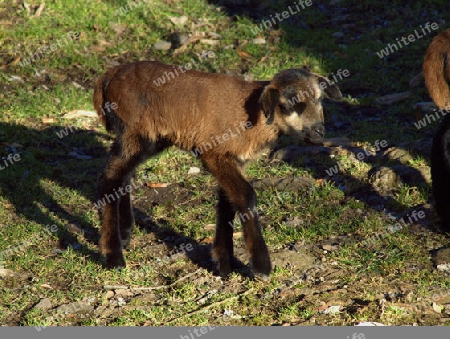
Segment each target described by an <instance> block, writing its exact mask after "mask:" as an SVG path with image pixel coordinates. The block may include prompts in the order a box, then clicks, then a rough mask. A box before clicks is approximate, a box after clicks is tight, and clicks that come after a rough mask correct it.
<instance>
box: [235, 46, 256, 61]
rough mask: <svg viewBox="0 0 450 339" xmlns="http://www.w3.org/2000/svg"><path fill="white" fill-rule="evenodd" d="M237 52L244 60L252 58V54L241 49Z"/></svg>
mask: <svg viewBox="0 0 450 339" xmlns="http://www.w3.org/2000/svg"><path fill="white" fill-rule="evenodd" d="M236 52H237V54H238V55H239V56H240V57H241V58H242V59H251V57H252V56H251V55H250V54H248V53H247V52H244V51H242V50H240V49H239V48H237V49H236Z"/></svg>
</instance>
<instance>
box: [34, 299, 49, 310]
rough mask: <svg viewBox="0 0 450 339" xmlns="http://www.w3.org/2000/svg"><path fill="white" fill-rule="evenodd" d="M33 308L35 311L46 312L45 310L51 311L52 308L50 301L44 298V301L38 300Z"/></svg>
mask: <svg viewBox="0 0 450 339" xmlns="http://www.w3.org/2000/svg"><path fill="white" fill-rule="evenodd" d="M34 307H35V308H37V309H40V310H43V311H46V310H49V309H51V308H52V307H53V306H52V302H51V301H50V299H49V298H44V299H41V300H39V302H38V303H37V304H36V306H34Z"/></svg>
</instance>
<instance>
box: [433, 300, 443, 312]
mask: <svg viewBox="0 0 450 339" xmlns="http://www.w3.org/2000/svg"><path fill="white" fill-rule="evenodd" d="M433 310H434V311H435V312H436V313H441V312H442V306H441V305H438V304H436V303H435V302H434V303H433Z"/></svg>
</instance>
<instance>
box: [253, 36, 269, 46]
mask: <svg viewBox="0 0 450 339" xmlns="http://www.w3.org/2000/svg"><path fill="white" fill-rule="evenodd" d="M253 43H254V44H255V45H264V44H265V43H266V39H264V38H255V39H253Z"/></svg>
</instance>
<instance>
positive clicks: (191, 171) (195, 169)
mask: <svg viewBox="0 0 450 339" xmlns="http://www.w3.org/2000/svg"><path fill="white" fill-rule="evenodd" d="M199 173H200V168H198V167H191V168H189V171H188V174H199Z"/></svg>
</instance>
